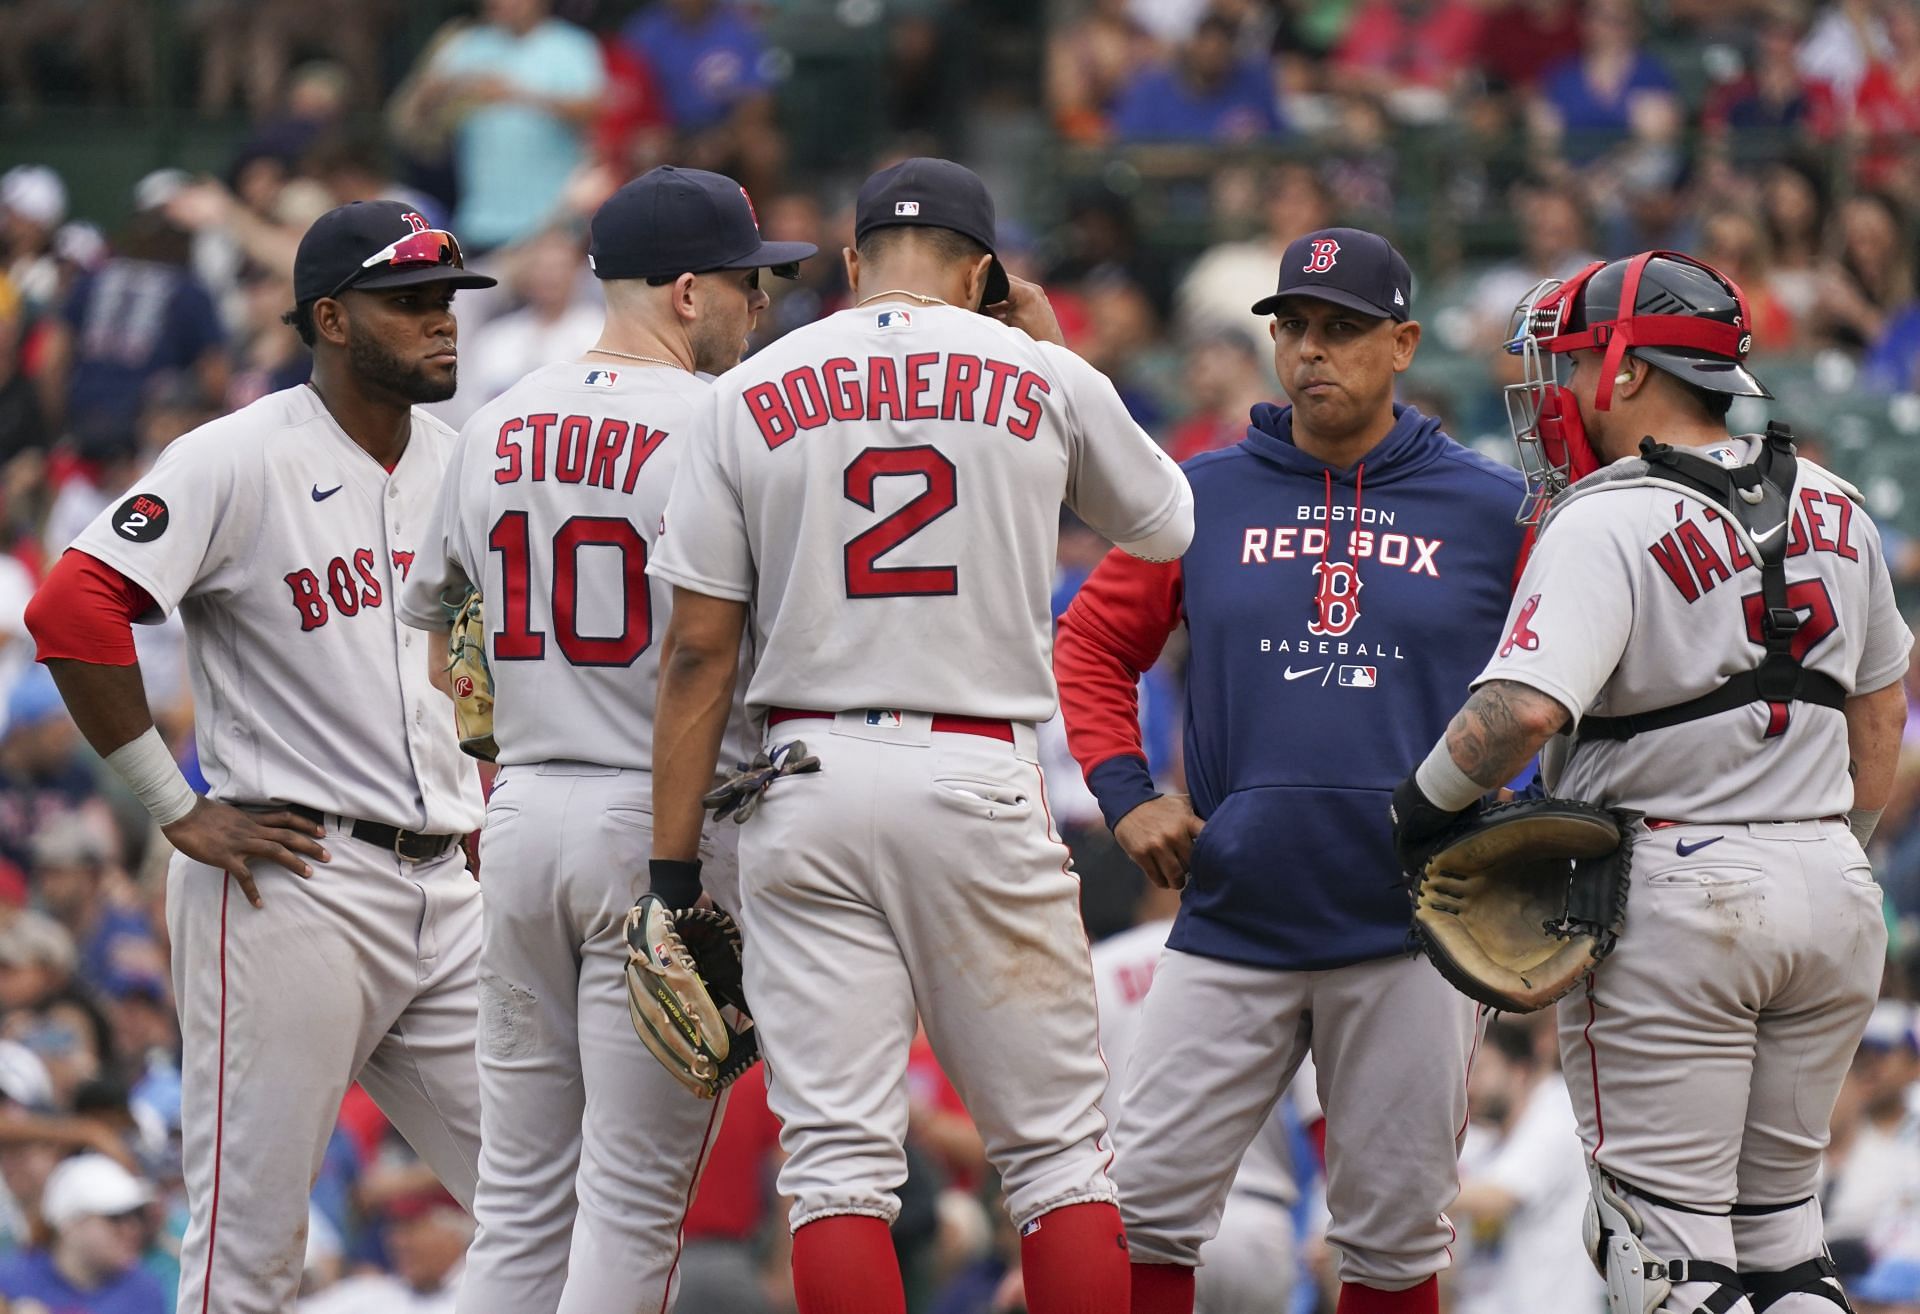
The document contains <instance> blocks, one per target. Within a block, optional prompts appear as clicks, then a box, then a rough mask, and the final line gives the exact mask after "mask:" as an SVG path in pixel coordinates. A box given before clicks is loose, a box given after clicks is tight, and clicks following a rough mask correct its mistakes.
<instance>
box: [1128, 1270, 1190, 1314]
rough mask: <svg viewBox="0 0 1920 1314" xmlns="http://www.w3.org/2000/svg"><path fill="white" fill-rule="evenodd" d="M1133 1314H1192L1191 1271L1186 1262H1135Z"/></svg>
mask: <svg viewBox="0 0 1920 1314" xmlns="http://www.w3.org/2000/svg"><path fill="white" fill-rule="evenodd" d="M1133 1314H1193V1270H1192V1269H1191V1268H1189V1267H1188V1266H1187V1265H1185V1264H1135V1265H1134V1266H1133Z"/></svg>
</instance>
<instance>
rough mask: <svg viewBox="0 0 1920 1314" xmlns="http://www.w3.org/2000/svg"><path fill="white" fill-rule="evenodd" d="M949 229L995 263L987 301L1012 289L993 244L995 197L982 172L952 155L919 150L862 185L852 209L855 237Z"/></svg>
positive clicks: (993, 302) (990, 271) (994, 301)
mask: <svg viewBox="0 0 1920 1314" xmlns="http://www.w3.org/2000/svg"><path fill="white" fill-rule="evenodd" d="M909 227H911V228H945V229H949V230H951V231H953V232H956V233H959V234H960V235H962V236H963V237H971V238H972V239H973V240H974V241H976V242H978V243H980V245H981V246H984V247H985V248H987V253H988V254H989V255H992V256H993V263H992V264H991V265H989V266H988V267H987V289H986V295H985V304H987V305H989V306H993V305H998V304H999V303H1000V302H1002V301H1005V300H1006V299H1007V297H1008V296H1009V295H1010V294H1011V292H1012V290H1013V287H1012V284H1010V283H1009V282H1008V281H1007V270H1006V267H1005V266H1004V265H1002V264H1001V263H1000V256H999V254H998V252H997V251H996V250H995V246H994V224H993V197H991V196H989V195H988V194H987V185H986V184H985V183H983V182H981V181H980V175H979V174H977V173H975V172H974V171H973V170H972V169H969V168H968V167H967V166H966V165H964V164H955V163H954V162H953V161H952V160H941V159H935V158H933V157H931V156H926V155H919V156H915V157H914V158H913V159H910V160H902V161H900V163H898V164H896V165H894V166H893V167H892V168H890V169H882V170H881V171H880V172H879V173H876V174H874V175H873V176H872V177H871V178H869V179H867V180H866V181H865V182H864V183H862V184H860V199H859V200H858V201H856V202H855V203H854V208H853V240H854V242H855V243H856V244H858V243H859V241H860V239H861V238H863V237H865V236H866V235H867V234H868V233H871V232H872V231H873V230H874V229H876V228H909Z"/></svg>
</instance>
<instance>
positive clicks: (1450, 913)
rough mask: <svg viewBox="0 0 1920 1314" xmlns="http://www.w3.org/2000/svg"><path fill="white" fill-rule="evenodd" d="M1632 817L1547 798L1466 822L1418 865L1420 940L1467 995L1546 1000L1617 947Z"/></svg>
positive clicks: (1522, 1006)
mask: <svg viewBox="0 0 1920 1314" xmlns="http://www.w3.org/2000/svg"><path fill="white" fill-rule="evenodd" d="M1636 817H1637V814H1635V813H1631V812H1626V811H1622V810H1619V809H1613V808H1603V807H1597V806H1595V805H1594V804H1591V803H1579V802H1575V801H1573V800H1571V799H1560V798H1540V799H1529V800H1527V801H1525V802H1521V803H1503V804H1501V805H1500V806H1498V807H1492V808H1488V809H1487V810H1486V811H1485V812H1482V813H1480V814H1478V815H1477V816H1474V817H1471V818H1469V819H1467V820H1466V821H1463V822H1462V823H1461V824H1460V825H1459V826H1458V827H1456V828H1455V829H1454V830H1452V831H1450V832H1449V833H1447V834H1446V835H1445V836H1443V837H1442V838H1441V839H1440V840H1439V841H1438V842H1437V843H1436V844H1435V845H1434V847H1433V851H1432V856H1431V857H1429V858H1427V859H1426V862H1425V864H1424V866H1423V867H1422V868H1421V869H1420V870H1419V871H1417V872H1415V873H1413V874H1412V885H1413V889H1412V893H1413V930H1414V937H1415V939H1416V940H1418V941H1419V944H1420V947H1421V948H1422V949H1423V950H1425V951H1426V954H1427V956H1428V957H1429V958H1431V959H1433V963H1434V966H1435V967H1438V968H1439V969H1440V974H1441V975H1442V976H1444V977H1446V978H1447V980H1449V981H1451V982H1452V983H1453V984H1454V986H1455V987H1456V988H1458V989H1459V990H1460V991H1461V992H1462V993H1463V994H1467V995H1471V996H1472V997H1473V998H1475V999H1477V1000H1479V1001H1480V1002H1481V1003H1483V1004H1486V1005H1488V1006H1489V1007H1491V1008H1495V1009H1498V1010H1500V1011H1501V1012H1503V1013H1532V1012H1536V1011H1538V1010H1539V1009H1542V1008H1545V1007H1546V1006H1547V1005H1548V1004H1551V1003H1553V1002H1554V1001H1555V1000H1556V999H1559V998H1560V997H1561V996H1562V995H1564V994H1566V993H1567V992H1568V991H1569V990H1572V989H1573V987H1574V986H1575V985H1576V984H1578V983H1579V981H1580V979H1581V978H1582V977H1583V976H1585V975H1586V974H1587V973H1588V972H1590V971H1592V970H1593V968H1594V966H1595V965H1596V964H1598V963H1599V962H1600V960H1601V959H1603V958H1605V957H1606V956H1607V955H1608V954H1609V953H1611V952H1613V946H1614V943H1615V942H1616V941H1617V940H1618V939H1619V936H1620V931H1621V929H1622V927H1623V926H1624V925H1625V924H1626V916H1627V875H1628V869H1629V864H1630V861H1631V857H1632V848H1633V845H1632V842H1631V841H1630V839H1629V838H1628V836H1627V828H1628V827H1629V826H1630V825H1631V824H1632V823H1633V821H1634V820H1635V819H1636Z"/></svg>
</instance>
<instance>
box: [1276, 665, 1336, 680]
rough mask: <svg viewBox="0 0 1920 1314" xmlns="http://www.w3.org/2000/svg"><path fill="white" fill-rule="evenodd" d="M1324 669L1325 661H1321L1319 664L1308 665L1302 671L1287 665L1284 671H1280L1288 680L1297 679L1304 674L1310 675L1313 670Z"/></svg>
mask: <svg viewBox="0 0 1920 1314" xmlns="http://www.w3.org/2000/svg"><path fill="white" fill-rule="evenodd" d="M1326 669H1327V668H1326V664H1325V663H1322V664H1320V665H1319V666H1309V667H1307V669H1306V670H1304V671H1296V670H1294V669H1293V667H1291V666H1289V667H1287V669H1286V670H1285V671H1284V672H1282V674H1283V675H1285V676H1286V678H1287V679H1289V680H1298V679H1301V678H1302V677H1304V676H1308V675H1312V674H1313V673H1314V672H1315V671H1324V670H1326Z"/></svg>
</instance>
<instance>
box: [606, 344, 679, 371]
mask: <svg viewBox="0 0 1920 1314" xmlns="http://www.w3.org/2000/svg"><path fill="white" fill-rule="evenodd" d="M587 354H588V355H589V356H618V357H619V358H620V359H621V360H637V361H644V362H645V363H646V364H649V365H665V366H666V367H667V368H668V369H673V370H684V369H686V368H687V367H686V366H685V365H682V364H681V363H680V362H679V361H677V360H662V359H660V357H658V356H636V355H634V354H633V353H632V352H631V351H615V350H614V349H613V348H612V347H594V348H592V349H591V350H589V351H588V352H587Z"/></svg>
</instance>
